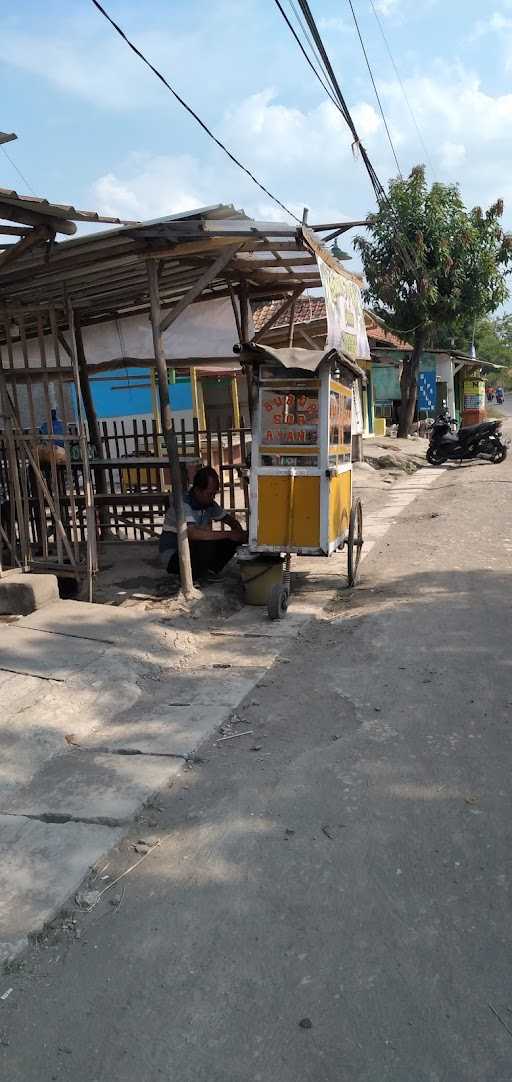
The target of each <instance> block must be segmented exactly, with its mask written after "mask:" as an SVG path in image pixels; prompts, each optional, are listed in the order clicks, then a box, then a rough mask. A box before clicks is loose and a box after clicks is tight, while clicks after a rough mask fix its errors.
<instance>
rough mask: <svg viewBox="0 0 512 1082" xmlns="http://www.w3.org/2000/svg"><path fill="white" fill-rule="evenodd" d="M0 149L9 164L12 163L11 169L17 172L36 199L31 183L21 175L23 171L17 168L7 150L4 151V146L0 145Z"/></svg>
mask: <svg viewBox="0 0 512 1082" xmlns="http://www.w3.org/2000/svg"><path fill="white" fill-rule="evenodd" d="M0 150H3V152H4V154H5V157H6V158H7V161H8V162H10V164H11V165H12V167H13V169H15V170H16V172H17V174H18V176H19V177H21V179H22V181H23V183H24V184H25V185H26V187H27V188H28V190H29V192H32V195H33V196H35V198H36V199H38V196H37V195H36V193H35V191H34V189H33V187H32V185H31V184H29V182H28V180H27V178H26V177H25V176H24V175H23V173H22V172H21V169H18V166H17V165H16V162H15V161H13V160H12V158H11V155H10V154H8V153H7V151H6V149H5V147H4V146H0Z"/></svg>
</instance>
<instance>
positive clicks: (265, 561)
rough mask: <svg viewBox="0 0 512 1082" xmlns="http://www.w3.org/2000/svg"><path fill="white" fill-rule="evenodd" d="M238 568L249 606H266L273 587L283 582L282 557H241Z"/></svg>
mask: <svg viewBox="0 0 512 1082" xmlns="http://www.w3.org/2000/svg"><path fill="white" fill-rule="evenodd" d="M238 566H239V568H240V577H241V579H242V582H243V584H244V591H245V600H246V602H247V604H248V605H266V604H267V602H268V599H269V594H270V591H271V589H272V587H273V586H276V585H277V584H278V583H280V582H282V580H283V567H284V561H283V559H282V557H281V556H272V555H270V556H264V555H262V556H250V555H249V556H239V558H238Z"/></svg>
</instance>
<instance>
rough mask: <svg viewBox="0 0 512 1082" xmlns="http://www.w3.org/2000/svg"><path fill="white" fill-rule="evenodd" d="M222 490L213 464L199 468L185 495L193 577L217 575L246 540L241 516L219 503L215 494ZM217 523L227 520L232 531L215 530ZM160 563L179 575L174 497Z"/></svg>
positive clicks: (161, 549) (165, 529) (162, 538)
mask: <svg viewBox="0 0 512 1082" xmlns="http://www.w3.org/2000/svg"><path fill="white" fill-rule="evenodd" d="M218 491H219V475H218V473H216V471H215V470H214V469H212V467H211V466H202V467H201V469H200V470H198V471H197V473H196V475H195V477H194V480H193V482H192V487H191V488H190V489H189V491H188V492H187V494H186V496H185V497H184V500H183V502H184V504H185V518H186V522H187V533H188V541H189V546H190V560H191V563H192V577H193V578H194V579H196V580H197V579H202V578H205V577H206V576H207V574H208V572H209V571H211V572H213V573H214V574H218V573H219V571H222V568H223V567H225V566H226V564H227V563H229V561H230V560H231V558H232V557H233V556H234V555H235V552H236V550H237V548H238V546H239V545H242V544H243V543H244V542H245V541H246V540H247V535H246V533H245V530H244V529H243V528H242V526H241V525H240V523H239V522H238V519H236V518H235V516H234V515H232V514H231V513H230V512H229V511H226V510H225V509H224V508H223V507H221V506H220V504H218V503H216V501H215V497H216V495H217V493H218ZM214 522H224V523H225V525H226V526H229V533H228V534H226V533H224V532H223V531H221V530H214V529H213V523H214ZM159 553H160V562H161V563H162V564H163V566H164V567H165V568H166V569H167V571H168V573H169V574H170V575H178V574H179V569H180V568H179V560H178V537H177V529H176V514H175V511H174V504H173V502H172V498H171V504H170V507H169V509H168V511H167V513H166V515H165V518H164V524H163V528H162V533H161V535H160V542H159Z"/></svg>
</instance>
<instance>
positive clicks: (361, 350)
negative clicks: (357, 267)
mask: <svg viewBox="0 0 512 1082" xmlns="http://www.w3.org/2000/svg"><path fill="white" fill-rule="evenodd" d="M316 261H317V263H318V270H319V271H320V277H321V279H322V286H323V290H324V296H325V310H326V315H327V341H326V346H332V347H333V348H334V349H339V350H342V352H343V353H347V354H348V356H349V357H351V358H352V359H353V360H354V361H369V360H370V346H369V345H368V337H367V334H366V326H365V322H364V311H363V302H362V298H361V288H360V286H359V285H358V284H357V282H356V281H355V279H354V277H353V276H352V275H348V274H345V273H344V272H343V270H341V269H340V270H339V271H338V270H335V269H334V267H331V266H330V265H329V264H328V263H326V262H325V260H324V259H322V256H321V255H320V254H319V252H317V253H316Z"/></svg>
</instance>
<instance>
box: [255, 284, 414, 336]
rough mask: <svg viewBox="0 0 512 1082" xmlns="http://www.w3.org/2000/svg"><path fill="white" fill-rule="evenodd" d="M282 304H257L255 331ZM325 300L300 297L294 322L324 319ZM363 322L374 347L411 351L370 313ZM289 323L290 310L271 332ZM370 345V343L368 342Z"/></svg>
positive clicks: (365, 314) (366, 314)
mask: <svg viewBox="0 0 512 1082" xmlns="http://www.w3.org/2000/svg"><path fill="white" fill-rule="evenodd" d="M280 304H282V301H270V303H268V304H266V303H264V304H259V305H258V306H257V307H255V308H254V311H253V319H254V329H255V330H256V331H259V330H261V328H262V327H263V325H264V324H265V323H266V322H267V319H270V316H271V315H272V313H273V312H275V311H276V308H278V307H279V305H280ZM325 318H326V315H325V300H324V298H323V297H301V298H300V299H299V300H297V301H296V302H295V311H294V322H295V323H296V324H297V323H312V322H314V321H316V320H319V319H325ZM364 320H365V323H366V333H367V335H368V338H369V339H371V340H372V341H373V342H374V343H375V344H376V345H377V344H379V345H384V346H393V347H395V348H396V349H412V346H411V345H410V343H409V342H405V341H404V340H403V339H402V338H399V336H398V335H397V334H394V333H393V331H388V330H386V329H385V328H384V327H382V326H381V325H380V323H376V322H375V320H374V319H373V317H372V314H371V312H367V311H365V313H364ZM289 322H290V310H289V309H288V311H286V312H285V313H284V315H282V316H279V319H276V321H275V323H273V324H272V330H273V329H274V328H277V327H287V326H288V324H289ZM370 345H371V342H370Z"/></svg>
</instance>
